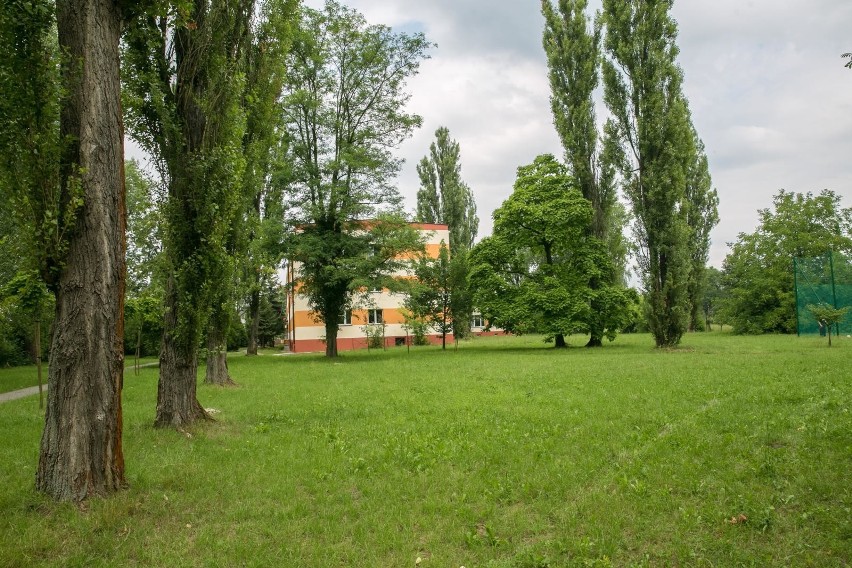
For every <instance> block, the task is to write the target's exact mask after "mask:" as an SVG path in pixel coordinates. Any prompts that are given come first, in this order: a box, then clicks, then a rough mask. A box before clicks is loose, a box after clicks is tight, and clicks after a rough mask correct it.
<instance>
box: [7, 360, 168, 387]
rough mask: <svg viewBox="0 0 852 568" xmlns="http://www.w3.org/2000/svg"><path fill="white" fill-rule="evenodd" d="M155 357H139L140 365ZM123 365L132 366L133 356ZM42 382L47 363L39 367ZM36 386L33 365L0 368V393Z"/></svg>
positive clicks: (149, 362)
mask: <svg viewBox="0 0 852 568" xmlns="http://www.w3.org/2000/svg"><path fill="white" fill-rule="evenodd" d="M156 362H157V358H156V357H142V358H140V359H139V364H140V365H146V364H148V365H149V364H151V363H156ZM124 363H125V367H126V368H130V369H131V371H130V372H131V373H132V368H133V357H132V356H127V357H126V358H125V360H124ZM41 380H42V384H43V385H46V384H47V364H44V365H42V368H41ZM34 386H38V369H37V368H36V366H35V365H26V366H22V367H10V368H8V369H0V393H4V392H11V391H15V390H19V389H25V388H27V387H34Z"/></svg>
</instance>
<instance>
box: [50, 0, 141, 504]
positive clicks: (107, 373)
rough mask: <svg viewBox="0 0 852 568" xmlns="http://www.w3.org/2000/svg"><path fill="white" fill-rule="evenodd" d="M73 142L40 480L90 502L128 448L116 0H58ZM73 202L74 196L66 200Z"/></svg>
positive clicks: (66, 134)
mask: <svg viewBox="0 0 852 568" xmlns="http://www.w3.org/2000/svg"><path fill="white" fill-rule="evenodd" d="M57 23H58V33H59V45H60V48H61V49H62V50H63V52H64V53H65V54H66V55H67V57H68V58H69V61H68V62H67V65H65V66H64V69H63V82H64V84H65V88H66V89H67V94H66V97H65V99H64V100H63V106H62V111H61V119H60V132H61V135H62V138H63V140H69V142H68V146H67V148H66V149H65V152H64V154H63V157H62V164H61V183H62V184H63V187H64V188H65V189H66V190H68V189H69V188H73V187H75V186H76V185H77V184H79V187H80V188H81V190H82V198H83V206H82V207H81V209H80V211H79V214H78V217H77V223H76V227H75V229H74V231H73V234H72V235H71V237H70V239H69V242H68V252H67V256H66V257H65V258H66V260H65V264H64V266H63V267H62V269H61V272H60V274H59V279H58V283H57V288H56V320H55V324H54V331H53V337H52V340H51V351H50V353H51V357H50V359H51V364H50V369H49V372H48V386H49V388H48V397H47V412H46V415H45V426H44V433H43V434H42V439H41V448H40V452H39V461H38V471H37V473H36V488H37V489H38V490H39V491H42V492H44V493H47V494H48V495H50V496H51V497H53V498H55V499H58V500H73V501H82V500H84V499H86V498H88V497H91V496H94V495H105V494H108V493H112V492H115V491H117V490H119V489H121V488H123V487H125V486H126V482H125V477H124V454H123V452H122V447H121V429H122V417H121V388H122V372H123V366H124V354H123V342H124V315H123V314H124V306H123V304H124V285H125V261H124V250H125V241H124V229H125V203H124V171H123V167H124V148H123V128H122V118H121V116H122V115H121V104H120V102H121V86H120V80H119V51H118V45H119V35H120V33H121V24H122V18H121V11H120V9H119V6H118V5H117V3H116V2H114V1H113V0H74V1H71V0H64V1H60V2H57ZM64 205H65V206H67V203H66V204H64Z"/></svg>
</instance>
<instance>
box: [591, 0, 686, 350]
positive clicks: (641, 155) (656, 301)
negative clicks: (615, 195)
mask: <svg viewBox="0 0 852 568" xmlns="http://www.w3.org/2000/svg"><path fill="white" fill-rule="evenodd" d="M671 5H672V2H671V0H663V1H659V2H643V1H638V0H631V1H628V2H624V1H622V0H604V2H603V12H602V13H601V20H600V22H601V23H602V24H604V25H605V26H606V35H605V39H604V48H605V52H606V57H605V59H604V61H603V79H604V101H605V102H606V105H607V107H608V109H609V111H610V113H611V114H612V119H611V120H610V122H609V125H608V129H609V131H610V132H611V133H612V135H613V136H614V137H615V140H616V141H617V143H618V144H617V145H618V147H619V149H620V151H619V152H618V154H619V155H618V156H617V157H615V158H614V163H617V164H618V165H619V170H620V174H621V181H622V186H623V188H624V192H625V195H626V196H627V198H628V200H629V201H630V203H631V205H632V210H633V215H634V218H635V226H634V232H635V237H636V244H637V256H638V259H637V260H638V264H639V269H640V276H641V277H642V280H643V285H644V288H645V292H646V296H647V300H648V305H649V307H650V312H649V324H650V328H651V332H652V334H653V335H654V340H655V342H656V344H657V346H658V347H670V346H674V345H677V344H678V343H679V342H680V339H681V336H682V335H683V332H684V331H685V330H686V327H687V324H688V320H689V316H690V303H689V295H688V285H689V274H690V270H691V262H692V260H691V255H692V251H691V250H690V247H689V245H688V243H689V241H690V235H691V234H693V232H692V230H691V229H690V225H689V223H688V214H689V211H690V207H689V205H688V204H687V195H686V188H687V186H688V183H689V173H690V164H691V163H692V162H693V161H694V157H695V148H694V139H693V128H692V124H691V122H690V117H689V109H688V107H687V103H686V100H685V99H684V96H683V92H682V88H681V85H682V73H681V70H680V68H679V67H678V65H677V62H676V58H677V54H678V48H677V45H676V43H675V38H676V36H677V25H676V23H675V21H674V19H672V17H671V15H670V14H669V10H670V8H671Z"/></svg>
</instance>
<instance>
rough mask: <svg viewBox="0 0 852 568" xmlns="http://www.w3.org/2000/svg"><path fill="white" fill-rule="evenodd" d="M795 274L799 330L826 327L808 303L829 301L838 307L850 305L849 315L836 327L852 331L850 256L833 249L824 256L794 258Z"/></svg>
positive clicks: (817, 330)
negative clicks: (818, 319)
mask: <svg viewBox="0 0 852 568" xmlns="http://www.w3.org/2000/svg"><path fill="white" fill-rule="evenodd" d="M793 274H794V283H795V287H796V321H797V326H798V330H797V331H798V333H799V334H800V335H801V334H803V333H820V332H821V331H823V330H821V329H820V326H819V323H817V321H816V318H814V316H813V314H811V312H810V311H809V310H808V308H807V306H808V305H809V304H828V305H830V306H834V307H835V308H843V307H846V306H849V311H848V312H847V313H846V317H845V318H844V319H843V321H842V322H840V323H839V324H838V326H837V329H835V330H833V331H834V332H835V333H838V334H847V335H848V334H852V263H850V261H849V259H847V258H845V257H844V256H843V255H841V254H838V253H832V252H830V253H826V254H825V255H823V256H812V257H806V258H794V259H793Z"/></svg>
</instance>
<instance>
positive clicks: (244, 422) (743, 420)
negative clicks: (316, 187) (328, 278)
mask: <svg viewBox="0 0 852 568" xmlns="http://www.w3.org/2000/svg"><path fill="white" fill-rule="evenodd" d="M824 341H825V340H824V339H823V340H819V339H817V338H801V339H799V338H796V337H779V336H774V337H769V336H767V337H734V336H730V335H727V334H719V333H710V334H696V335H690V336H688V337H686V338H685V340H684V343H683V347H682V348H680V349H677V350H673V351H658V350H654V349H652V348H651V346H652V341H651V339H650V337H649V336H647V335H636V336H623V337H620V338H618V340H617V341H616V342H615V343H613V344H608V345H606V346H605V347H604V348H603V349H598V350H586V349H582V348H579V347H577V346H579V345H582V342H581V341H580V339H578V338H575V339H574V342H573V343H574V345H575V347H573V348H571V349H567V350H562V351H555V350H553V349H548V348H547V346H545V345H544V344H543V343H541V341H540V338H534V337H524V338H487V339H486V338H483V339H477V340H474V341H471V342H469V343H465V344H463V345H462V346H461V347H460V348H459V350H458V351H457V352H456V351H447V352H441V351H440V350H437V349H434V348H418V349H415V350H412V352H411V353H410V354H408V353H407V352H406V351H405V349H404V348H398V349H395V350H389V351H386V352H376V351H373V352H371V353H366V352H360V353H346V354H344V355H343V357H341V359H340V360H339V361H335V362H330V361H326V360H324V359H323V358H322V357H318V356H313V355H298V356H280V357H279V356H270V355H267V356H263V357H258V358H251V359H249V358H246V357H241V356H235V357H233V358H231V359H230V367H231V371H232V374H233V376H234V378H235V379H236V381H237V382H238V383H239V384H240V387H239V388H233V389H220V388H213V387H207V386H204V385H200V386H199V399H200V400H201V403H202V404H203V405H204V406H205V407H207V408H213V409H215V410H216V411H217V413H216V415H215V416H216V422H215V423H210V424H204V425H201V426H199V427H197V428H195V429H193V431H192V432H189V433H180V432H174V431H162V430H155V429H154V428H153V427H152V425H151V424H152V421H153V418H154V407H155V401H156V382H157V371H156V369H144V370H143V371H142V374H141V375H140V376H138V377H137V376H133V375H131V374H130V373H128V376H127V378H126V381H125V396H124V408H125V437H124V444H125V457H126V460H127V476H128V481H129V483H130V487H129V489H128V490H127V491H126V492H123V493H121V494H119V495H117V496H115V497H112V498H110V499H106V500H93V501H91V502H90V503H88V504H87V506H86V507H84V509H83V510H80V509H78V508H76V507H74V506H73V505H68V504H64V505H57V504H54V503H51V502H49V501H47V500H46V499H44V498H43V497H42V496H40V495H38V494H37V493H35V491H34V490H33V480H34V477H35V467H36V459H37V454H38V442H39V436H40V431H41V422H42V419H41V417H40V416H39V414H38V403H37V397H35V398H33V397H31V398H28V399H23V400H18V401H14V402H11V403H6V404H3V405H2V406H0V431H2V432H3V436H2V439H0V479H2V480H3V483H2V484H0V512H2V518H0V566H39V565H44V566H87V567H88V566H294V567H295V566H299V567H330V566H364V567H397V566H414V565H415V562H416V559H417V558H420V559H421V562H420V566H421V567H429V566H435V567H453V568H458V567H459V566H466V567H467V568H472V567H480V566H482V567H492V568H496V567H501V568H502V567H506V568H508V567H515V568H543V567H556V566H848V565H849V564H850V563H852V511H850V508H852V473H850V472H852V415H850V404H852V396H850V395H852V364H850V363H852V340H850V339H847V338H840V339H838V340H837V342H836V344H835V347H832V348H831V349H828V348H827V347H826V343H825V342H824ZM5 372H7V371H2V372H0V373H5ZM0 376H2V375H0Z"/></svg>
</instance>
